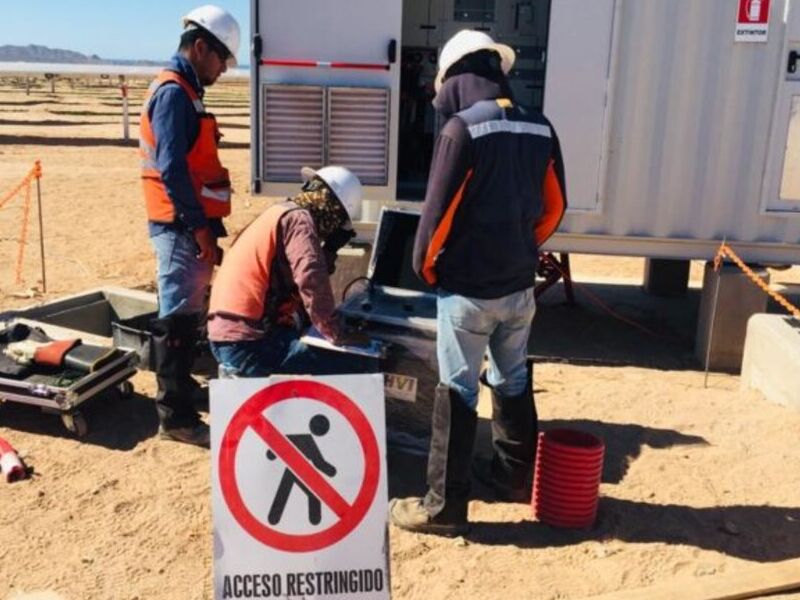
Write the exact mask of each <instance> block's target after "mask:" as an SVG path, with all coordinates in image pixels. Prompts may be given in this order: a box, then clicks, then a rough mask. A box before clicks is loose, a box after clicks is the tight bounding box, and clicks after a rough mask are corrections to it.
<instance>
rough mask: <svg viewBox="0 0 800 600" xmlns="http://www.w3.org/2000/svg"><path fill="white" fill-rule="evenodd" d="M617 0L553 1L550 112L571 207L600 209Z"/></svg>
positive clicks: (549, 51) (547, 104)
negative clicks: (560, 153) (559, 144)
mask: <svg viewBox="0 0 800 600" xmlns="http://www.w3.org/2000/svg"><path fill="white" fill-rule="evenodd" d="M615 8H616V0H591V1H587V0H553V2H552V4H551V7H550V34H549V36H548V39H549V42H548V48H547V77H546V80H545V87H544V114H545V115H546V116H547V118H549V119H550V121H551V122H552V123H553V126H554V127H555V128H556V131H557V132H558V135H559V138H560V140H561V146H562V150H563V153H564V163H565V167H566V172H567V195H568V198H569V210H570V211H595V210H597V206H598V198H599V192H600V190H599V186H600V179H601V178H600V168H601V164H602V161H601V159H602V154H603V147H604V144H605V123H606V107H607V93H608V79H609V66H610V63H611V60H610V58H611V46H612V43H611V41H612V35H613V26H614V15H615Z"/></svg>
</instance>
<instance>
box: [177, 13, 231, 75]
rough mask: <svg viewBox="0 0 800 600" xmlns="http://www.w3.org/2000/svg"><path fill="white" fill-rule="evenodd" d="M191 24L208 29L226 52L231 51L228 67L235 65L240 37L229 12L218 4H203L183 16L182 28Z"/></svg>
mask: <svg viewBox="0 0 800 600" xmlns="http://www.w3.org/2000/svg"><path fill="white" fill-rule="evenodd" d="M192 24H194V25H197V26H199V27H202V28H203V29H205V30H206V31H208V32H209V33H210V34H211V35H213V36H214V37H215V38H217V39H218V40H219V41H220V42H221V43H222V45H223V46H225V48H227V49H228V52H230V53H231V55H230V57H229V58H228V62H227V64H228V66H229V67H231V68H233V67H235V66H236V65H237V62H236V54H237V53H238V52H239V38H240V34H239V23H237V22H236V19H234V18H233V15H232V14H231V13H229V12H228V11H227V10H225V9H223V8H220V7H219V6H214V5H213V4H205V5H203V6H198V7H197V8H195V9H194V10H191V11H189V12H188V13H187V14H186V16H184V17H183V27H184V29H185V28H187V27H189V26H190V25H192Z"/></svg>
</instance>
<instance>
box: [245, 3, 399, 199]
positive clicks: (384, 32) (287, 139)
mask: <svg viewBox="0 0 800 600" xmlns="http://www.w3.org/2000/svg"><path fill="white" fill-rule="evenodd" d="M252 2H253V4H252V10H251V23H252V27H253V32H252V33H253V37H254V39H255V40H258V43H256V44H254V46H255V47H257V48H258V50H259V51H258V52H257V53H256V56H254V58H253V61H254V63H255V64H254V65H253V68H252V70H251V86H253V90H252V98H253V106H252V107H251V115H252V117H251V118H252V119H253V122H252V127H251V129H252V133H251V136H252V145H253V148H252V155H253V159H252V173H253V189H254V190H255V191H257V192H261V193H265V194H269V195H275V196H284V195H290V194H292V193H294V192H296V191H297V189H298V187H299V186H298V184H299V183H300V167H302V166H310V167H313V168H318V167H320V166H322V165H323V164H334V163H335V164H340V165H342V166H345V167H348V168H350V169H351V170H352V171H353V172H355V173H356V174H357V175H358V176H359V177H360V178H361V181H362V183H363V184H364V186H365V190H364V194H365V197H368V198H370V199H384V198H387V199H390V198H393V197H394V181H395V174H396V168H397V157H396V151H395V148H396V147H397V119H396V118H393V115H396V114H397V106H398V97H399V81H400V66H399V61H398V60H397V57H398V55H399V51H400V44H401V39H400V36H401V31H402V0H347V2H334V1H331V0H252Z"/></svg>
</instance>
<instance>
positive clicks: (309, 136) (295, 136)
mask: <svg viewBox="0 0 800 600" xmlns="http://www.w3.org/2000/svg"><path fill="white" fill-rule="evenodd" d="M263 98H264V106H263V113H262V115H263V120H262V122H263V123H264V136H263V140H264V142H263V143H264V147H263V154H262V156H263V157H264V159H263V160H264V165H263V172H264V179H266V180H267V181H279V182H299V181H301V178H300V168H301V167H304V166H309V167H314V168H319V167H321V166H322V165H323V164H324V163H325V160H324V148H325V144H324V141H325V137H324V121H325V119H324V113H325V92H324V89H323V88H322V87H319V86H307V85H274V84H269V85H265V86H264V94H263Z"/></svg>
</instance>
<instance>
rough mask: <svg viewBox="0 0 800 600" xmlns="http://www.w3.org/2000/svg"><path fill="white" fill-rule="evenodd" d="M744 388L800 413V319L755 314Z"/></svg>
mask: <svg viewBox="0 0 800 600" xmlns="http://www.w3.org/2000/svg"><path fill="white" fill-rule="evenodd" d="M741 385H742V388H744V389H755V390H758V391H760V392H761V393H762V394H764V396H765V397H766V398H767V400H769V401H770V402H775V403H776V404H782V405H784V406H791V407H792V408H796V409H798V410H800V320H798V319H794V318H792V317H787V316H783V315H753V316H752V317H750V320H749V321H748V322H747V336H746V338H745V342H744V358H743V359H742V379H741Z"/></svg>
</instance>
